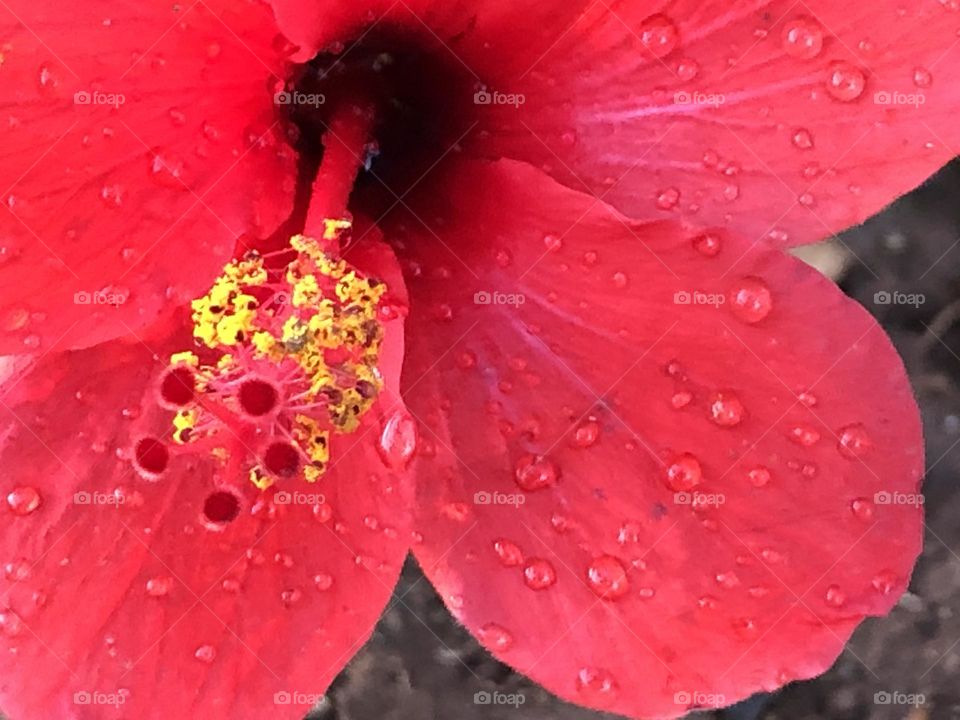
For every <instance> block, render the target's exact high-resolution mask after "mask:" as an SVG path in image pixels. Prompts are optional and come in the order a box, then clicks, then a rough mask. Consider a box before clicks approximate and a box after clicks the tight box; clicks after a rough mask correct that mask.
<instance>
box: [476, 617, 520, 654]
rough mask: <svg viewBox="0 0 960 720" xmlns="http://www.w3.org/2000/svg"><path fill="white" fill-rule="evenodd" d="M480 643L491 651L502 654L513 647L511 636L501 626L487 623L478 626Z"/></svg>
mask: <svg viewBox="0 0 960 720" xmlns="http://www.w3.org/2000/svg"><path fill="white" fill-rule="evenodd" d="M479 635H480V642H482V643H483V644H484V645H486V646H487V647H489V648H491V649H493V650H495V651H496V650H499V651H500V652H504V651H506V650H509V649H510V648H511V647H512V646H513V635H511V634H510V633H509V631H507V629H506V628H504V627H503V626H502V625H497V624H496V623H487V624H486V625H481V626H480V631H479Z"/></svg>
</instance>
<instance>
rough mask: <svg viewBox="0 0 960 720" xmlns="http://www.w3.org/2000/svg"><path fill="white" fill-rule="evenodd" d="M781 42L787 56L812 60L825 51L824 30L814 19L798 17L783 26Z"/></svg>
mask: <svg viewBox="0 0 960 720" xmlns="http://www.w3.org/2000/svg"><path fill="white" fill-rule="evenodd" d="M781 41H782V45H783V50H784V52H786V53H787V55H790V56H791V57H795V58H798V59H800V60H810V59H812V58H815V57H816V56H817V55H819V54H820V51H821V50H822V49H823V28H821V27H820V24H819V23H818V22H817V21H816V20H813V19H812V18H808V17H798V18H795V19H793V20H790V21H789V22H787V23H786V24H785V25H784V26H783V34H782V35H781Z"/></svg>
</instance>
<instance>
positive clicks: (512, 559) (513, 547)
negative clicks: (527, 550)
mask: <svg viewBox="0 0 960 720" xmlns="http://www.w3.org/2000/svg"><path fill="white" fill-rule="evenodd" d="M493 550H494V552H496V553H497V557H498V558H499V560H500V564H501V565H503V566H504V567H516V566H517V565H520V564H521V563H522V562H523V551H522V550H520V547H519V546H518V545H517V544H516V543H513V542H510V541H509V540H504V539H503V538H501V539H499V540H495V541H494V543H493Z"/></svg>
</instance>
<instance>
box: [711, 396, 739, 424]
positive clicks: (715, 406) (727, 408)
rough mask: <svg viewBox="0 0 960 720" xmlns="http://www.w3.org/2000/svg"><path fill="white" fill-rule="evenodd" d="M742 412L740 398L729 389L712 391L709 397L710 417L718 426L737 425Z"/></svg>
mask: <svg viewBox="0 0 960 720" xmlns="http://www.w3.org/2000/svg"><path fill="white" fill-rule="evenodd" d="M744 414H745V410H744V408H743V403H741V402H740V398H738V397H737V396H736V395H734V394H733V393H732V392H730V391H725V392H718V393H714V395H713V397H712V398H711V399H710V419H711V420H712V421H713V422H714V423H715V424H716V425H719V426H720V427H733V426H734V425H739V424H740V423H741V422H742V421H743V416H744Z"/></svg>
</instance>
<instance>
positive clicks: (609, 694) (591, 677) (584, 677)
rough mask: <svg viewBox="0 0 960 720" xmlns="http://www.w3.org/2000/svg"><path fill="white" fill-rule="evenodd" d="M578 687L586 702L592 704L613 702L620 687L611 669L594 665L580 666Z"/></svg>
mask: <svg viewBox="0 0 960 720" xmlns="http://www.w3.org/2000/svg"><path fill="white" fill-rule="evenodd" d="M576 687H577V692H578V693H579V694H580V695H581V696H582V697H583V698H584V702H585V703H587V704H592V705H605V704H607V703H609V702H611V701H612V700H613V698H614V697H616V694H617V691H618V689H619V688H618V687H617V681H616V680H615V679H614V677H613V675H612V674H611V673H610V672H609V671H607V670H602V669H600V668H593V667H584V668H580V671H579V672H578V673H577V680H576Z"/></svg>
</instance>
